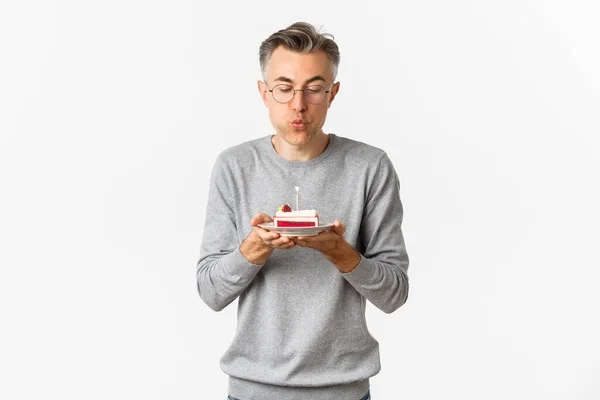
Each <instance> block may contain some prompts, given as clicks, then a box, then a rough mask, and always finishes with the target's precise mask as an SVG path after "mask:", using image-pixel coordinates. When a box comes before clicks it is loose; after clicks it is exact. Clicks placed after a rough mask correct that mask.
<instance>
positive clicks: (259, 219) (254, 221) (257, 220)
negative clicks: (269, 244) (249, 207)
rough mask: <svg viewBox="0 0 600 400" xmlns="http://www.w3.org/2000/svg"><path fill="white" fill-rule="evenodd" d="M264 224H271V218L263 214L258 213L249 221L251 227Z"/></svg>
mask: <svg viewBox="0 0 600 400" xmlns="http://www.w3.org/2000/svg"><path fill="white" fill-rule="evenodd" d="M265 222H273V220H272V219H271V217H270V216H269V215H267V214H265V213H262V212H261V213H258V214H256V215H255V216H254V217H252V219H251V220H250V224H251V225H252V226H258V224H262V223H265Z"/></svg>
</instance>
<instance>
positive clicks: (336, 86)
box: [327, 82, 340, 108]
mask: <svg viewBox="0 0 600 400" xmlns="http://www.w3.org/2000/svg"><path fill="white" fill-rule="evenodd" d="M339 90H340V83H339V82H336V83H334V84H333V86H332V87H331V91H330V92H329V104H328V105H327V108H329V107H331V103H332V102H333V99H335V96H337V94H338V91H339Z"/></svg>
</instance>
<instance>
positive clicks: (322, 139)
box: [271, 132, 329, 161]
mask: <svg viewBox="0 0 600 400" xmlns="http://www.w3.org/2000/svg"><path fill="white" fill-rule="evenodd" d="M271 143H272V144H273V148H274V149H275V151H276V152H277V154H279V155H280V156H281V157H283V158H285V159H286V160H288V161H308V160H312V159H313V158H315V157H318V156H319V155H320V154H321V153H323V152H324V151H325V149H326V148H327V145H328V144H329V135H327V134H326V133H323V132H321V133H319V134H318V135H317V136H315V137H314V138H313V139H312V140H311V141H310V142H309V143H306V144H301V145H293V144H290V143H288V142H286V141H285V140H284V139H283V138H282V137H281V136H280V135H279V134H276V135H273V136H272V137H271Z"/></svg>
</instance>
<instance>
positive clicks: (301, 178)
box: [197, 23, 408, 400]
mask: <svg viewBox="0 0 600 400" xmlns="http://www.w3.org/2000/svg"><path fill="white" fill-rule="evenodd" d="M339 59H340V55H339V50H338V46H337V44H336V43H335V42H334V41H333V38H332V37H331V35H327V34H320V33H319V32H318V31H317V30H316V29H315V28H314V27H313V26H312V25H309V24H306V23H295V24H293V25H291V26H289V27H288V28H286V29H283V30H281V31H279V32H276V33H274V34H273V35H271V36H270V37H269V38H268V39H266V40H265V41H264V42H263V43H262V44H261V46H260V64H261V69H262V73H263V81H259V82H258V90H259V93H260V96H261V98H262V101H263V102H264V104H265V106H266V107H267V108H268V110H269V118H270V120H271V123H272V125H273V127H274V128H275V133H274V134H273V135H268V136H264V137H261V138H258V139H254V140H249V141H247V142H245V143H242V144H240V145H237V146H234V147H232V148H229V149H227V150H225V151H224V152H222V153H221V154H220V155H219V157H218V158H217V160H216V163H215V165H214V169H213V171H212V177H211V181H210V192H209V196H208V206H207V211H206V221H205V223H206V225H205V229H204V236H203V239H202V246H201V254H200V259H199V262H198V266H197V283H198V291H199V294H200V297H201V298H202V300H203V301H204V302H206V304H208V306H210V307H211V308H212V309H214V310H216V311H219V310H221V309H223V308H224V307H226V306H227V305H228V304H230V303H231V302H232V301H234V300H235V299H236V298H237V299H238V321H237V323H238V326H237V330H236V333H235V337H234V339H233V342H232V343H231V345H230V347H229V349H227V351H226V352H225V354H224V355H223V357H222V358H221V369H222V370H223V371H224V372H225V373H227V374H228V375H229V396H230V397H229V398H230V399H239V400H251V399H260V400H271V399H273V400H275V399H276V400H296V399H297V400H310V399H327V400H331V399H336V400H337V399H344V400H346V399H348V400H359V399H361V400H366V399H370V394H369V378H371V377H372V376H374V375H376V374H377V373H378V372H379V370H380V359H379V347H378V342H377V341H376V340H375V339H374V338H373V337H372V336H371V334H370V333H369V331H368V328H367V326H366V320H365V307H366V300H369V301H370V302H371V303H372V304H374V305H375V306H376V307H378V308H379V309H381V310H383V311H384V312H386V313H391V312H393V311H395V310H396V309H398V308H399V307H400V306H401V305H402V304H404V302H405V301H406V299H407V296H408V276H407V268H408V256H407V253H406V250H405V245H404V239H403V235H402V230H401V223H402V213H403V210H402V204H401V202H400V195H399V182H398V177H397V174H396V171H395V170H394V167H393V165H392V163H391V161H390V159H389V158H388V156H387V155H386V153H385V152H384V151H383V150H380V149H378V148H376V147H373V146H370V145H367V144H365V143H361V142H358V141H354V140H351V139H347V138H344V137H341V136H338V135H335V134H326V133H324V132H323V129H322V127H323V125H324V123H325V119H326V116H327V111H328V110H329V107H330V106H331V104H332V102H333V100H334V99H335V97H336V96H337V94H338V92H339V89H340V84H339V82H337V83H336V82H335V78H336V73H337V68H338V64H339ZM295 187H299V188H300V192H299V195H300V202H301V203H302V204H303V207H300V208H308V209H315V210H317V212H318V214H319V217H320V220H321V221H323V222H324V223H326V222H328V221H334V222H333V227H332V228H331V229H330V230H329V231H323V232H321V233H319V234H318V235H316V236H307V237H291V236H280V235H279V234H277V233H275V232H272V231H269V230H267V229H263V228H261V227H259V226H258V225H259V224H262V223H265V222H271V221H272V218H271V216H272V215H273V214H274V213H275V211H276V210H277V209H278V207H279V206H281V205H283V204H286V203H287V204H294V200H295V197H296V191H295Z"/></svg>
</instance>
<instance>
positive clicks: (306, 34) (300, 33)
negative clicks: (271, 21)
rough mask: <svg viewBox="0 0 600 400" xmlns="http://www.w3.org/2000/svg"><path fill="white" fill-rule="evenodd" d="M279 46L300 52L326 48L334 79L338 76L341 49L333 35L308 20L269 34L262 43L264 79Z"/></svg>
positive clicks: (260, 57) (261, 61)
mask: <svg viewBox="0 0 600 400" xmlns="http://www.w3.org/2000/svg"><path fill="white" fill-rule="evenodd" d="M279 46H284V47H285V48H286V49H289V50H292V51H295V52H298V53H312V52H315V51H318V50H321V49H322V50H324V51H325V53H326V54H327V58H329V63H330V65H331V72H333V79H334V80H335V77H336V76H337V71H338V65H339V64H340V50H339V49H338V45H337V44H336V43H335V42H334V37H333V35H331V34H329V33H320V32H319V31H318V30H317V29H316V28H315V27H314V26H313V25H311V24H309V23H306V22H296V23H294V24H292V25H290V26H288V27H287V28H285V29H282V30H280V31H277V32H275V33H273V34H272V35H271V36H269V37H268V38H267V39H266V40H265V41H263V42H262V43H261V45H260V49H259V59H260V71H261V73H262V76H263V79H265V78H266V71H267V66H268V64H269V61H270V60H271V55H272V54H273V51H275V49H276V48H277V47H279Z"/></svg>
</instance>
